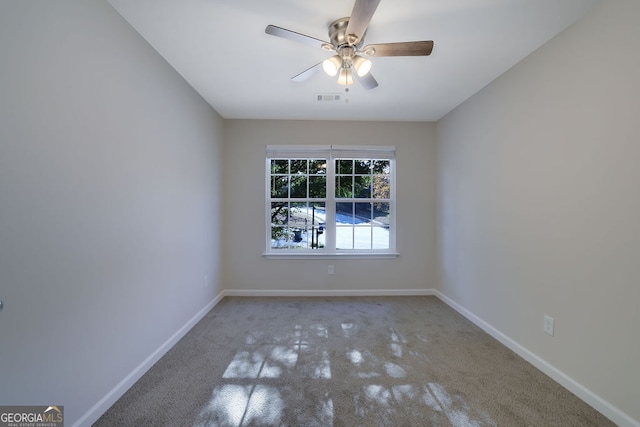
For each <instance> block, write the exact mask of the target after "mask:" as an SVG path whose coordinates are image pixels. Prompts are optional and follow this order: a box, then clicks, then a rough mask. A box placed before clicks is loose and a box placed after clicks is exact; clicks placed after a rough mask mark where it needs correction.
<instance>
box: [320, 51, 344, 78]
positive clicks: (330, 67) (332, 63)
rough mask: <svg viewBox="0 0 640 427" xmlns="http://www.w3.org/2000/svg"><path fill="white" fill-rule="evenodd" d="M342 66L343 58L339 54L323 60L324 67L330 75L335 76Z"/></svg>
mask: <svg viewBox="0 0 640 427" xmlns="http://www.w3.org/2000/svg"><path fill="white" fill-rule="evenodd" d="M341 67H342V58H340V57H339V56H338V55H334V56H332V57H331V58H329V59H325V60H324V61H322V69H323V70H324V72H325V73H326V74H327V75H328V76H329V77H333V76H335V75H336V74H338V71H339V70H340V68H341Z"/></svg>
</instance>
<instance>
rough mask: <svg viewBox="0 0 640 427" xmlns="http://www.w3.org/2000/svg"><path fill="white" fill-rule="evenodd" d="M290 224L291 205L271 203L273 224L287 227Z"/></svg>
mask: <svg viewBox="0 0 640 427" xmlns="http://www.w3.org/2000/svg"><path fill="white" fill-rule="evenodd" d="M288 222H289V204H288V203H286V202H273V203H271V224H273V225H286V224H287V223H288Z"/></svg>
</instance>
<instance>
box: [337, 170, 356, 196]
mask: <svg viewBox="0 0 640 427" xmlns="http://www.w3.org/2000/svg"><path fill="white" fill-rule="evenodd" d="M336 197H339V198H349V199H350V198H352V197H353V176H352V175H346V176H345V175H339V176H336Z"/></svg>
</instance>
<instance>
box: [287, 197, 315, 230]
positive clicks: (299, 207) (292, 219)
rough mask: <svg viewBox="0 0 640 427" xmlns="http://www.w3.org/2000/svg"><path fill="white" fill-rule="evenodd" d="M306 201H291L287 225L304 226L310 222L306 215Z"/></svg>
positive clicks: (292, 226) (293, 226)
mask: <svg viewBox="0 0 640 427" xmlns="http://www.w3.org/2000/svg"><path fill="white" fill-rule="evenodd" d="M307 211H308V209H307V204H306V203H291V213H290V214H289V226H290V227H291V228H293V229H295V228H305V227H306V226H307V223H310V222H311V218H310V217H309V216H308V212H307Z"/></svg>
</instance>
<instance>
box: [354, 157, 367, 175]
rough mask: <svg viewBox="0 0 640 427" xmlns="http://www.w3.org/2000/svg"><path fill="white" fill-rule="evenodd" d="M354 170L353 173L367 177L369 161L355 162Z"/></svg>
mask: <svg viewBox="0 0 640 427" xmlns="http://www.w3.org/2000/svg"><path fill="white" fill-rule="evenodd" d="M354 163H355V165H356V168H355V173H357V174H364V175H368V174H370V173H371V161H370V160H355V161H354Z"/></svg>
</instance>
